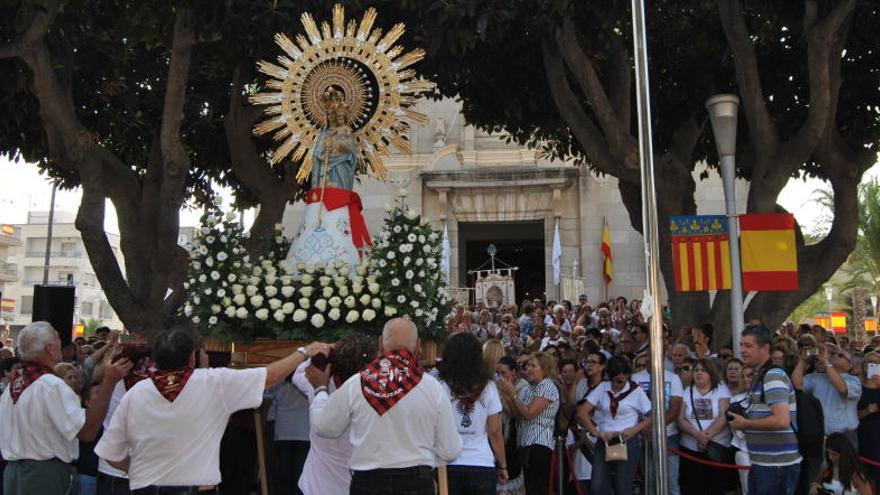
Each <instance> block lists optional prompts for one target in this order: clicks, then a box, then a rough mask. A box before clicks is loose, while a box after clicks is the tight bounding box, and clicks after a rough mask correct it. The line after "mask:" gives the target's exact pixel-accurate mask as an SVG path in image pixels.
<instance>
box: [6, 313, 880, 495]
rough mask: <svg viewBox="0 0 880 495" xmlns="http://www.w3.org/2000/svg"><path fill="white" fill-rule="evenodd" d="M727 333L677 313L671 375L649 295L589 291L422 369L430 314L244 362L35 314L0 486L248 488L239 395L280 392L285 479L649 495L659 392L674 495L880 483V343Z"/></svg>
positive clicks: (827, 490) (490, 317)
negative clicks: (71, 333) (69, 330)
mask: <svg viewBox="0 0 880 495" xmlns="http://www.w3.org/2000/svg"><path fill="white" fill-rule="evenodd" d="M715 337H716V335H715V332H714V330H713V328H712V326H711V325H708V324H707V325H703V326H700V327H695V328H680V329H678V331H677V332H671V331H670V329H669V328H668V327H667V326H666V325H664V326H663V338H662V342H657V343H656V344H657V345H659V346H661V350H662V354H663V356H664V366H663V376H662V378H661V377H655V376H652V374H653V371H652V369H651V366H649V362H650V359H649V353H650V348H651V346H652V345H654V343H653V342H651V339H650V338H649V328H648V322H646V321H645V318H644V317H643V315H642V314H641V312H640V304H639V301H627V300H626V299H624V298H622V297H621V298H617V299H615V300H613V301H607V302H600V303H599V304H596V305H591V304H588V302H587V300H586V297H583V296H582V297H581V298H580V299H579V300H578V301H577V302H576V303H571V302H569V301H561V302H559V303H558V304H557V303H556V302H553V301H547V302H546V303H545V302H544V301H540V300H535V301H526V302H524V303H522V305H520V306H502V307H500V308H487V307H484V306H483V305H481V304H478V305H476V306H473V307H465V306H462V305H456V306H455V307H454V309H453V315H452V318H451V319H450V322H449V336H448V337H447V339H446V341H445V343H444V344H443V350H442V354H441V356H439V357H438V359H437V360H436V362H435V363H427V365H426V363H420V362H419V360H418V357H419V355H420V348H421V343H420V341H419V339H418V331H417V329H416V328H415V326H414V325H413V324H412V323H411V322H410V321H409V320H406V319H394V320H391V321H390V322H389V323H388V324H387V325H386V326H385V328H384V330H383V333H382V336H381V337H378V338H376V337H371V336H367V335H364V334H360V333H358V332H353V333H352V334H350V335H347V336H345V337H343V338H342V339H340V340H339V341H337V342H336V343H335V344H333V345H332V346H330V345H328V344H322V343H313V344H311V345H310V346H308V347H301V348H299V349H297V350H296V352H294V353H292V354H290V355H289V356H286V357H284V358H282V359H281V360H279V361H277V362H276V363H273V364H270V365H268V366H267V367H265V368H257V369H246V370H229V369H226V368H222V367H217V368H211V367H210V364H211V363H210V362H209V358H208V356H207V355H206V353H205V352H203V351H201V350H200V348H199V346H198V344H197V342H196V340H195V339H194V338H193V337H192V336H190V335H189V334H188V333H187V332H185V331H184V330H172V331H170V332H166V333H165V334H162V336H160V337H159V338H158V339H157V340H156V341H155V342H153V343H152V345H151V346H149V347H148V346H146V344H144V343H141V342H137V341H135V342H130V343H126V344H120V343H119V342H118V335H117V334H115V333H110V332H109V330H106V329H101V331H100V332H99V333H98V334H97V335H96V336H95V337H93V338H91V339H89V340H82V341H78V342H75V343H74V345H72V346H68V347H64V348H62V346H61V345H60V342H59V341H58V339H57V334H55V333H54V330H53V329H51V327H50V326H49V325H48V324H45V323H42V322H38V323H34V324H31V325H29V326H28V327H26V328H25V329H24V330H22V332H21V334H20V335H19V339H18V342H17V345H16V346H15V348H14V349H13V348H11V347H6V348H4V349H2V350H0V353H2V355H0V358H2V360H0V369H2V370H3V379H2V382H0V387H2V388H3V389H4V393H3V396H2V398H0V417H2V418H3V421H0V452H2V454H3V458H4V459H5V461H4V463H5V469H4V470H3V471H2V473H3V475H4V480H3V483H2V486H3V488H4V493H6V494H11V495H19V494H21V495H23V494H33V493H40V494H47V495H53V494H56V493H57V494H66V493H79V494H81V495H89V494H101V495H105V494H107V495H116V494H129V493H134V494H147V493H149V494H159V493H162V494H175V495H176V494H184V493H186V494H195V493H200V494H203V495H204V494H207V493H230V494H236V495H239V494H241V495H246V494H248V493H250V491H251V489H252V487H253V481H254V479H255V472H256V468H255V465H256V461H255V458H256V449H255V447H253V441H252V439H253V437H254V432H253V430H252V428H251V429H249V428H248V427H247V425H248V423H249V424H250V426H251V427H252V426H253V413H250V416H246V417H245V418H244V421H240V422H236V414H237V413H236V411H240V410H253V409H254V408H257V407H259V406H260V405H261V404H262V403H264V401H267V400H268V401H270V404H271V405H270V406H269V408H268V415H267V419H268V435H267V436H268V437H269V438H270V449H269V455H268V457H269V472H270V477H271V493H273V494H295V493H303V494H306V495H312V494H331V495H332V494H345V493H352V494H375V493H389V494H392V493H407V494H410V493H412V494H422V493H424V494H429V493H431V494H433V493H435V490H436V488H435V485H436V484H437V483H438V480H437V475H436V468H437V467H438V465H445V466H446V473H447V474H446V477H445V480H444V481H445V483H446V484H447V485H448V491H449V493H450V494H453V495H457V494H477V495H483V494H485V495H491V494H496V493H497V494H524V495H537V494H541V495H544V494H552V493H558V491H559V489H558V487H560V486H562V489H563V492H564V493H566V494H569V493H579V494H615V495H629V494H633V493H646V492H650V490H651V487H652V486H654V485H653V484H654V483H656V477H657V476H658V473H657V472H656V466H657V462H656V461H657V460H656V459H652V458H651V456H652V455H653V454H652V452H653V449H652V445H651V442H652V434H651V432H652V430H653V429H654V425H653V424H652V421H653V420H652V414H651V413H652V403H651V399H650V397H651V389H652V387H653V386H662V387H663V390H664V395H665V403H664V404H663V407H664V412H665V418H666V424H665V425H663V427H664V428H665V432H666V445H667V448H668V449H667V454H666V456H665V457H666V465H667V470H668V477H667V486H668V492H669V493H671V494H676V495H677V494H685V495H690V494H709V495H715V494H726V493H742V494H747V495H762V494H773V495H790V494H796V493H797V494H835V495H844V494H850V493H859V494H873V493H874V490H876V487H877V483H878V481H880V469H878V468H877V466H876V465H875V464H872V462H874V461H880V414H878V413H880V338H877V337H875V338H873V339H872V340H871V341H870V342H860V341H856V340H854V339H850V338H848V337H847V336H845V335H834V334H832V333H830V332H827V331H826V330H825V329H824V328H822V327H819V326H810V325H800V326H798V325H795V324H793V323H790V322H786V323H785V324H783V325H781V326H780V327H779V328H777V329H776V330H773V331H771V330H770V329H768V328H767V327H765V326H764V325H763V324H762V323H761V322H757V321H756V322H751V323H750V324H749V325H748V326H747V328H746V330H745V331H744V332H743V333H742V336H741V346H740V355H741V358H736V357H734V355H735V353H734V351H733V349H732V347H731V346H730V345H728V344H727V343H718V342H715ZM27 389H30V390H28V391H27V392H26V390H27ZM410 395H411V396H412V397H409V398H408V397H407V396H410ZM242 425H244V427H242ZM661 431H662V430H661ZM560 468H561V469H560ZM557 473H562V474H561V476H560V475H559V474H557ZM221 474H222V476H221ZM221 481H222V482H221Z"/></svg>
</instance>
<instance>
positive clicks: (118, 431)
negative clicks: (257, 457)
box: [95, 329, 327, 495]
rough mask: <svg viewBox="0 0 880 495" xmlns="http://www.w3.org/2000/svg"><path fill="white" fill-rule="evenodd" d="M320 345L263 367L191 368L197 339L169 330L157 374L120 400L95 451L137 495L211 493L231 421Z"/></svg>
mask: <svg viewBox="0 0 880 495" xmlns="http://www.w3.org/2000/svg"><path fill="white" fill-rule="evenodd" d="M326 347H327V346H326V344H320V343H313V344H311V345H310V346H309V347H308V348H304V347H301V348H299V349H297V350H296V351H295V352H293V353H292V354H290V355H289V356H287V357H285V358H283V359H281V360H278V361H276V362H274V363H272V364H270V365H268V366H266V367H265V368H254V369H246V370H231V369H227V368H209V369H194V366H195V362H196V352H197V346H196V342H195V340H194V339H193V337H192V336H191V335H190V334H189V333H187V332H186V331H183V330H177V329H173V330H169V331H167V332H165V333H163V334H161V335H160V336H159V337H158V338H157V339H156V342H155V344H154V346H153V361H154V362H155V367H156V371H155V372H153V373H152V374H151V376H150V379H149V380H143V381H141V382H139V383H138V384H137V385H135V386H134V387H132V388H131V389H130V390H129V391H128V392H127V393H126V394H125V396H123V398H122V401H121V402H120V403H119V407H117V408H116V411H115V413H114V414H113V419H112V420H111V422H110V428H109V429H107V430H106V431H105V432H104V436H103V437H102V438H101V440H100V442H98V445H97V446H96V447H95V453H96V454H98V456H100V457H102V458H104V459H106V460H107V461H108V462H109V463H110V464H111V465H113V466H114V467H116V468H118V469H121V470H123V471H127V472H128V476H129V480H130V485H131V490H132V493H133V494H135V495H139V494H156V493H162V494H163V495H164V494H168V495H177V494H191V493H200V494H202V493H203V494H209V493H216V488H215V486H216V485H217V484H218V483H220V481H221V479H220V439H221V438H222V436H223V431H224V430H225V428H226V424H227V422H228V421H229V416H230V415H231V414H232V413H233V412H235V411H238V410H240V409H250V408H255V407H258V406H259V405H260V404H261V403H262V402H263V391H264V390H265V388H266V387H267V386H271V385H273V384H274V383H277V382H278V381H280V380H282V379H284V378H285V377H286V376H288V375H289V374H290V373H291V372H293V370H294V369H296V367H297V366H298V365H299V364H300V363H302V362H303V361H304V360H305V359H306V358H308V357H309V355H311V354H312V353H315V352H319V351H320V350H322V349H324V348H326Z"/></svg>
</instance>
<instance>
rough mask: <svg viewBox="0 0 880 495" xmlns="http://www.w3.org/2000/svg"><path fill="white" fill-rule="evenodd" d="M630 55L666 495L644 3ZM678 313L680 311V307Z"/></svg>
mask: <svg viewBox="0 0 880 495" xmlns="http://www.w3.org/2000/svg"><path fill="white" fill-rule="evenodd" d="M632 28H633V55H634V58H635V65H636V102H637V108H638V117H639V164H640V169H641V179H642V230H643V232H644V239H645V275H646V279H647V288H648V293H649V295H650V296H651V299H652V303H653V304H652V309H653V315H652V316H651V322H650V342H651V344H652V345H651V346H650V349H651V363H650V369H651V403H652V405H653V407H651V417H652V419H653V425H652V426H651V434H652V435H651V437H652V442H651V452H652V455H653V461H654V466H655V467H656V472H657V479H656V483H655V484H654V493H655V494H657V495H666V493H667V484H668V483H667V481H668V466H667V462H666V426H665V425H666V411H665V404H666V400H665V397H664V396H665V395H666V394H665V387H664V384H663V378H664V373H663V372H664V370H663V344H662V343H663V314H662V305H661V303H660V249H659V246H658V241H659V238H660V234H659V228H658V226H657V223H658V219H657V200H656V197H655V193H654V150H653V143H652V141H651V92H650V88H649V85H648V44H647V33H646V29H645V4H644V2H643V1H642V0H633V1H632ZM679 310H683V308H680V309H679Z"/></svg>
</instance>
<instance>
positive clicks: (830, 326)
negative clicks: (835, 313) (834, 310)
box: [825, 285, 834, 332]
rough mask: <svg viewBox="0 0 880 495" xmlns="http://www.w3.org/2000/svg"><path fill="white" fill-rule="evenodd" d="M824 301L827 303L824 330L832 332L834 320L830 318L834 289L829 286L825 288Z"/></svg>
mask: <svg viewBox="0 0 880 495" xmlns="http://www.w3.org/2000/svg"><path fill="white" fill-rule="evenodd" d="M825 300H826V301H828V328H826V329H825V330H829V331H831V332H834V323H833V322H834V320H833V319H832V318H831V303H832V302H834V288H833V287H831V286H830V285H829V286H828V287H825Z"/></svg>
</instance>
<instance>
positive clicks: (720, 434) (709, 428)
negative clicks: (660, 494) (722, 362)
mask: <svg viewBox="0 0 880 495" xmlns="http://www.w3.org/2000/svg"><path fill="white" fill-rule="evenodd" d="M682 402H683V406H684V407H682V408H681V410H680V411H679V414H678V427H679V428H680V429H681V450H682V451H683V452H684V453H686V454H690V455H692V456H695V457H699V458H701V459H706V460H713V461H716V462H718V461H721V462H731V461H732V460H733V451H732V450H730V428H728V427H727V419H725V417H724V413H725V412H726V411H727V408H728V406H729V405H730V391H729V390H728V389H727V386H726V385H724V384H723V383H721V373H720V371H719V370H718V367H717V365H716V364H715V361H714V360H713V359H710V358H703V359H698V360H697V361H696V363H695V364H694V383H693V385H691V386H690V387H688V388H687V389H685V391H684V400H683V401H682ZM709 450H713V451H716V452H719V453H727V454H729V458H728V459H723V460H722V459H718V458H715V459H712V458H710V455H709V454H708V451H709ZM731 474H732V473H731V472H730V470H727V469H723V468H717V467H713V466H707V465H705V464H700V463H698V462H695V461H691V460H688V459H687V458H686V457H682V458H681V467H680V476H679V480H680V483H681V493H682V494H683V495H692V494H693V495H697V494H706V495H723V494H724V493H725V492H726V489H727V486H728V484H729V482H730V475H731Z"/></svg>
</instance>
